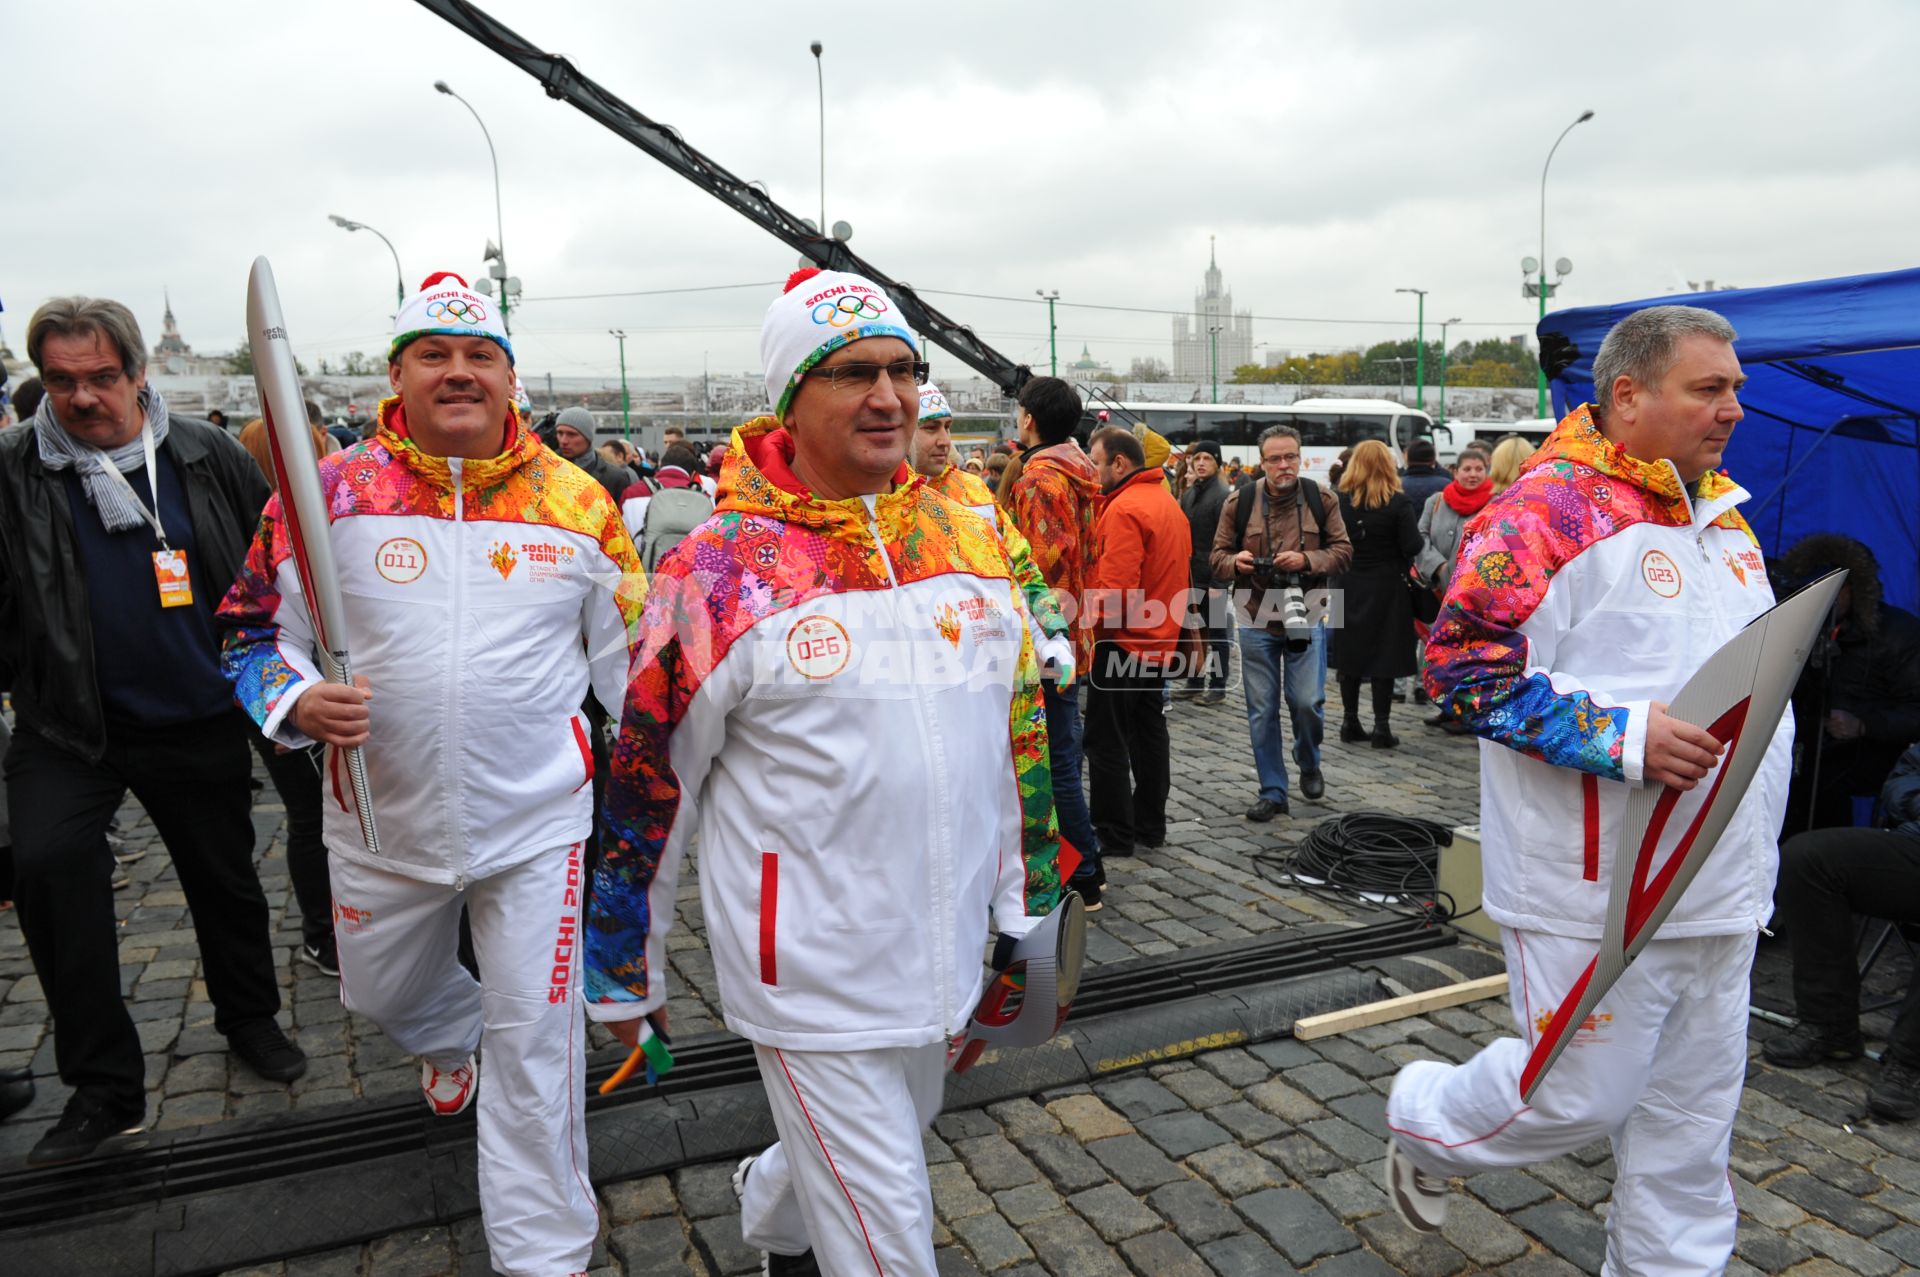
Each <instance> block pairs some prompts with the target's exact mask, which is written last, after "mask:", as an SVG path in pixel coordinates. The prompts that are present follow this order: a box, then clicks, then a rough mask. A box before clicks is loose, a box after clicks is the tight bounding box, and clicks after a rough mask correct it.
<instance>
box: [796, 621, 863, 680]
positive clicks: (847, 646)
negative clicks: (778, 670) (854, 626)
mask: <svg viewBox="0 0 1920 1277" xmlns="http://www.w3.org/2000/svg"><path fill="white" fill-rule="evenodd" d="M852 655H853V643H852V641H851V640H850V639H848V638H847V631H846V627H845V626H843V625H841V624H840V622H838V621H836V620H834V619H833V618H832V617H830V616H820V615H818V614H815V615H813V616H803V617H801V618H800V619H799V620H797V621H795V622H794V623H793V628H792V629H790V630H788V631H787V662H788V663H789V664H790V665H792V666H793V668H794V671H795V672H796V673H798V674H799V675H800V676H801V677H802V678H811V679H822V678H832V677H833V676H834V675H835V674H838V673H839V672H840V671H841V670H843V669H845V668H847V661H848V659H849V658H850V657H851V656H852Z"/></svg>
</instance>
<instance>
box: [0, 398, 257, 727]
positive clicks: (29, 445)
mask: <svg viewBox="0 0 1920 1277" xmlns="http://www.w3.org/2000/svg"><path fill="white" fill-rule="evenodd" d="M160 448H161V450H162V451H163V452H165V453H166V454H167V457H168V459H169V460H171V461H172V462H173V464H174V465H175V466H176V467H177V468H178V469H179V472H180V478H181V483H182V485H183V486H184V487H185V488H186V490H187V515H188V517H189V518H190V519H191V520H192V521H193V535H194V542H195V546H196V550H197V553H198V555H199V558H200V562H201V563H202V564H203V565H204V567H205V570H206V573H207V576H208V578H209V579H208V580H207V581H206V582H204V583H202V582H199V581H196V582H195V583H194V586H195V603H196V605H198V604H199V603H200V602H201V601H202V597H201V596H200V593H199V591H200V589H201V588H202V587H203V584H204V588H205V589H206V590H207V591H208V593H207V595H206V596H205V597H204V601H205V602H206V603H207V604H208V605H209V606H212V605H217V604H218V602H219V600H220V597H221V596H222V595H224V594H225V593H226V591H227V587H228V586H229V585H231V584H232V583H233V580H234V578H235V577H237V576H239V575H240V565H241V563H242V561H243V560H244V559H245V558H246V554H247V547H248V546H249V545H250V544H251V543H252V541H253V534H254V530H255V528H256V527H257V526H258V525H259V522H260V511H261V510H262V509H263V508H264V507H265V506H266V504H267V496H268V488H267V481H266V478H265V477H264V476H263V475H262V474H261V473H260V467H259V466H257V465H255V464H254V461H253V458H252V457H251V456H249V455H248V454H247V452H246V450H245V449H243V448H242V447H241V446H240V445H239V444H237V443H235V442H234V441H233V440H232V439H230V438H228V437H227V434H226V433H225V432H224V431H222V430H221V429H220V427H218V426H216V425H213V424H212V423H210V422H205V421H195V420H193V419H192V418H189V417H182V416H179V415H177V414H169V417H168V424H167V437H166V439H165V441H163V442H162V443H161V445H160ZM0 675H4V676H5V678H6V680H7V684H8V686H9V687H11V689H12V691H13V708H14V713H15V715H16V716H17V717H18V719H19V723H20V725H21V726H22V727H25V728H28V729H30V730H32V731H35V732H38V733H39V734H40V735H42V736H44V737H46V738H47V739H48V740H49V741H51V742H52V743H54V744H55V745H59V746H61V747H62V748H64V749H69V750H72V751H73V752H74V753H76V754H80V755H82V756H83V757H85V758H87V759H89V760H90V761H96V762H97V761H98V760H99V759H100V756H101V755H102V754H103V753H104V752H105V751H106V744H107V733H106V720H105V716H104V714H103V713H102V711H101V708H100V686H99V682H98V680H97V679H96V678H95V677H94V668H93V623H92V620H91V617H90V614H89V612H88V609H87V585H86V580H85V578H84V577H83V576H82V575H81V568H80V556H79V553H78V551H77V549H76V548H75V542H74V529H73V511H72V509H71V508H70V507H69V504H68V499H67V484H66V480H65V479H64V478H63V477H62V476H61V475H60V474H58V473H56V472H54V471H52V470H49V469H47V468H46V467H45V466H44V465H42V464H41V463H40V449H39V444H38V442H37V440H36V438H35V435H34V431H33V428H32V427H31V426H21V427H18V428H16V429H13V430H9V431H7V432H5V434H3V435H0Z"/></svg>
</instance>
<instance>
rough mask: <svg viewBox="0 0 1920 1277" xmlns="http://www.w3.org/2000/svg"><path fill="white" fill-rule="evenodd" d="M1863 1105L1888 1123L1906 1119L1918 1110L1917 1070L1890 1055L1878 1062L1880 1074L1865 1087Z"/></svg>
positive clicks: (1919, 1093)
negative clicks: (1865, 1097) (1864, 1102)
mask: <svg viewBox="0 0 1920 1277" xmlns="http://www.w3.org/2000/svg"><path fill="white" fill-rule="evenodd" d="M1867 1107H1868V1108H1869V1109H1872V1110H1873V1115H1874V1116H1875V1117H1883V1118H1885V1119H1886V1120H1887V1121H1889V1122H1910V1121H1912V1120H1913V1115H1914V1114H1915V1113H1920V1072H1916V1071H1915V1070H1913V1069H1911V1068H1908V1067H1907V1066H1906V1065H1904V1064H1902V1063H1901V1062H1900V1061H1898V1060H1896V1059H1894V1058H1893V1052H1891V1051H1889V1052H1887V1056H1886V1058H1885V1059H1884V1060H1882V1061H1881V1062H1880V1076H1879V1077H1877V1078H1875V1079H1874V1080H1873V1085H1872V1086H1870V1087H1868V1088H1867Z"/></svg>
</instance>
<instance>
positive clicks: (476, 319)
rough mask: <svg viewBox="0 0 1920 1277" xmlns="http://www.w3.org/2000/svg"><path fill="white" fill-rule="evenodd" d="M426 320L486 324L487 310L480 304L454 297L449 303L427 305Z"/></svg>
mask: <svg viewBox="0 0 1920 1277" xmlns="http://www.w3.org/2000/svg"><path fill="white" fill-rule="evenodd" d="M427 318H428V319H432V320H447V321H451V322H452V323H456V324H484V323H486V322H487V308H486V307H485V306H484V305H482V304H481V303H480V302H477V301H469V300H468V299H467V298H465V297H455V298H454V299H452V300H451V301H444V302H432V303H429V304H428V306H427Z"/></svg>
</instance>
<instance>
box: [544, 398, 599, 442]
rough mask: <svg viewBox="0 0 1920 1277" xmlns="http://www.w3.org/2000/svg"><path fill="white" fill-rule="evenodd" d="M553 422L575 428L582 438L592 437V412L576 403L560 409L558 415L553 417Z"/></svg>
mask: <svg viewBox="0 0 1920 1277" xmlns="http://www.w3.org/2000/svg"><path fill="white" fill-rule="evenodd" d="M553 424H554V425H556V426H566V427H568V428H570V429H573V430H577V431H579V432H580V434H581V435H582V437H584V438H587V439H592V438H593V414H592V413H590V412H588V411H587V410H586V409H585V408H582V407H580V406H579V405H578V404H575V405H574V406H573V407H571V408H563V409H561V411H560V415H559V416H557V417H555V418H554V419H553Z"/></svg>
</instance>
